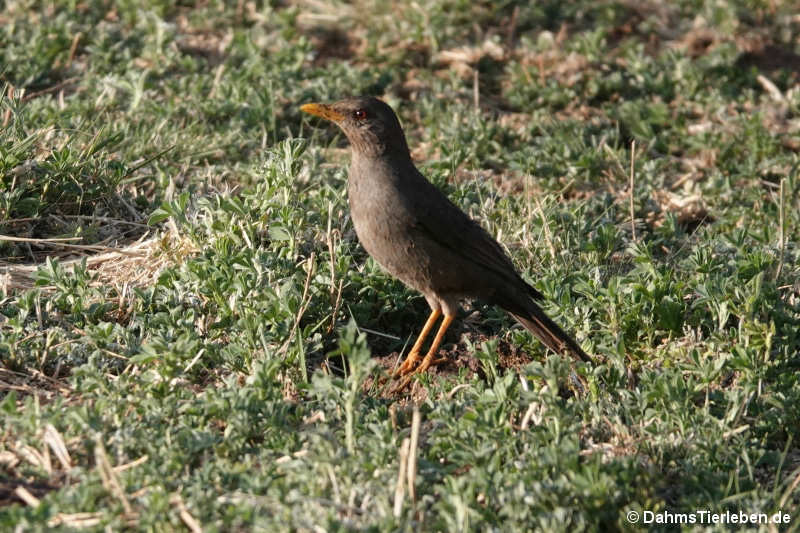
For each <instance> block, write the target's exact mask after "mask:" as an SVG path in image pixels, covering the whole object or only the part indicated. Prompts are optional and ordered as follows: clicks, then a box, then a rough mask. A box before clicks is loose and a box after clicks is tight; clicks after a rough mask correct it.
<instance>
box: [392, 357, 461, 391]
mask: <svg viewBox="0 0 800 533" xmlns="http://www.w3.org/2000/svg"><path fill="white" fill-rule="evenodd" d="M412 355H413V352H412V354H409V356H408V358H407V359H406V360H405V362H404V363H403V364H402V365H401V366H400V368H398V369H397V372H395V374H394V376H395V377H400V378H402V379H400V381H398V382H397V384H396V385H395V386H394V387H392V388H391V392H392V393H393V394H396V393H398V392H400V391H402V390H403V389H405V388H406V387H408V385H409V384H410V383H411V380H412V379H414V376H419V375H421V374H423V373H425V371H426V370H428V369H429V368H430V367H432V366H436V365H440V364H442V363H444V362H446V361H447V358H446V357H440V358H438V359H434V358H433V354H432V353H428V354H427V355H426V356H425V357H424V358H423V359H422V362H421V363H420V364H419V366H418V367H416V368H414V364H415V363H416V361H417V360H418V359H419V354H417V355H416V357H415V358H414V360H413V361H412V363H411V364H410V365H409V368H410V370H407V371H404V368H403V367H405V366H406V364H407V363H408V362H409V361H410V360H411V359H412Z"/></svg>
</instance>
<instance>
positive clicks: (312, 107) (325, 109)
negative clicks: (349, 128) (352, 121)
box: [300, 104, 344, 122]
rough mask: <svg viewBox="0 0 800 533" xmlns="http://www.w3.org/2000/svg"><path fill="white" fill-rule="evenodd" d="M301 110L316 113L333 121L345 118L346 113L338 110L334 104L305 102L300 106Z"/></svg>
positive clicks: (310, 113) (311, 113)
mask: <svg viewBox="0 0 800 533" xmlns="http://www.w3.org/2000/svg"><path fill="white" fill-rule="evenodd" d="M300 111H303V112H305V113H308V114H309V115H316V116H318V117H322V118H324V119H326V120H330V121H332V122H340V121H342V120H344V115H343V114H341V113H339V112H338V111H336V110H335V109H334V108H333V107H332V106H329V105H326V104H304V105H301V106H300Z"/></svg>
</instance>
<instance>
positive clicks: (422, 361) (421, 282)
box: [300, 96, 592, 378]
mask: <svg viewBox="0 0 800 533" xmlns="http://www.w3.org/2000/svg"><path fill="white" fill-rule="evenodd" d="M300 110H301V111H303V112H305V113H308V114H311V115H315V116H317V117H320V118H323V119H326V120H328V121H331V122H333V123H335V124H336V125H337V126H338V127H339V128H340V129H341V130H342V132H344V134H345V136H346V137H347V139H348V141H349V143H350V147H351V160H350V168H349V173H348V179H347V196H348V203H349V206H350V215H351V220H352V222H353V225H354V227H355V231H356V235H357V236H358V240H359V241H360V242H361V244H362V246H363V247H364V248H365V249H366V251H367V253H368V254H369V255H370V256H372V258H373V259H375V260H376V261H377V262H378V264H380V265H381V267H382V268H383V269H384V270H386V271H387V272H388V273H389V274H391V275H392V276H394V277H395V278H398V279H399V280H400V281H402V282H403V283H404V284H405V285H407V286H408V287H411V288H412V289H415V290H416V291H418V292H420V293H422V295H423V296H424V297H425V300H426V301H427V303H428V306H429V307H430V309H431V312H430V315H429V316H428V319H427V320H426V322H425V325H424V326H423V327H422V330H421V332H420V334H419V335H418V336H417V339H416V341H415V342H414V344H413V346H412V347H411V350H410V351H409V353H408V355H407V356H406V359H405V361H403V363H402V364H401V365H400V366H399V368H398V369H397V371H396V372H395V375H397V376H409V378H410V376H411V375H413V374H421V373H424V372H426V371H427V370H428V368H430V366H431V365H433V364H438V363H439V362H441V361H442V360H443V358H437V356H436V354H437V352H438V350H439V347H440V345H441V343H442V340H443V339H444V336H445V332H446V331H447V329H448V328H449V327H450V325H451V324H452V323H453V320H454V319H455V317H456V313H457V312H458V310H459V305H460V301H461V300H462V299H465V298H477V299H479V300H482V301H485V302H487V303H489V304H493V305H496V306H499V307H500V308H502V309H503V310H505V311H506V312H507V313H508V314H510V315H511V316H512V317H514V319H516V320H517V322H519V323H520V324H522V326H524V327H525V328H526V329H528V330H529V331H530V332H531V333H533V334H534V335H535V336H536V337H538V338H539V340H541V341H542V343H544V345H545V346H547V347H548V348H550V349H551V350H553V351H554V352H557V353H560V354H565V355H567V354H571V355H572V356H574V357H576V358H578V359H579V360H581V361H583V362H586V363H591V361H592V360H591V358H590V357H589V356H588V355H587V354H586V352H584V351H583V349H582V348H581V347H580V346H579V345H578V343H577V342H576V341H575V340H574V339H573V338H572V337H570V336H569V335H568V334H567V333H566V332H564V330H563V329H561V327H559V326H558V325H557V324H556V323H555V322H553V320H551V319H550V317H548V316H547V315H546V314H545V313H544V311H543V310H542V308H541V307H540V306H539V305H538V303H537V302H540V301H542V300H543V299H544V296H543V295H542V293H541V292H539V291H538V290H536V289H535V288H534V287H532V286H531V285H530V284H529V283H527V282H526V281H525V280H524V279H523V278H522V276H520V274H519V273H518V272H517V270H516V269H515V267H514V265H513V263H512V262H511V259H510V258H509V256H508V255H507V254H506V253H505V251H504V250H503V248H502V247H501V246H500V244H499V243H498V242H497V241H496V240H495V239H494V238H493V237H492V236H491V235H490V234H489V233H488V232H487V231H486V230H485V229H484V228H483V227H481V226H480V224H478V223H477V222H476V221H475V220H473V219H472V218H470V217H469V216H468V215H467V214H466V213H464V211H462V210H461V209H459V208H458V207H457V206H456V205H455V204H454V203H453V202H451V201H450V200H449V199H448V198H447V196H446V195H445V194H444V193H442V192H441V191H440V190H439V189H438V188H437V187H436V186H435V185H433V184H432V183H431V182H430V181H428V179H427V178H426V177H425V176H423V175H422V173H421V172H420V171H419V170H418V169H417V167H416V166H415V165H414V162H413V161H412V158H411V153H410V151H409V148H408V143H407V141H406V136H405V133H404V132H403V128H402V126H401V125H400V121H399V119H398V118H397V115H396V114H395V112H394V111H393V110H392V108H391V107H390V106H389V105H388V104H386V103H385V102H383V101H382V100H380V99H378V98H375V97H372V96H363V97H355V98H349V99H345V100H341V101H337V102H335V103H308V104H304V105H302V106H300ZM440 318H441V319H442V321H441V324H440V325H439V328H438V329H437V331H436V334H435V335H434V338H433V341H432V342H431V344H430V347H429V349H428V350H427V352H426V353H425V355H424V356H423V347H424V343H425V340H426V339H427V337H428V336H429V335H430V333H431V332H432V331H433V329H434V327H435V325H436V323H437V321H438V320H439V319H440Z"/></svg>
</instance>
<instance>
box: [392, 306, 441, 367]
mask: <svg viewBox="0 0 800 533" xmlns="http://www.w3.org/2000/svg"><path fill="white" fill-rule="evenodd" d="M440 316H442V312H441V311H439V310H438V309H434V310H432V311H431V314H430V316H429V317H428V320H427V321H426V322H425V325H424V326H423V327H422V331H420V332H419V337H417V341H416V342H415V343H414V346H412V347H411V351H410V352H408V356H407V357H406V360H405V361H403V364H402V365H400V368H398V369H397V372H395V375H398V376H404V375H406V374H409V373H410V372H411V371H412V370H414V367H415V366H416V364H417V361H418V360H419V353H420V350H422V344H423V343H424V342H425V339H426V338H427V337H428V334H429V333H430V332H431V330H432V329H433V325H434V324H436V321H437V320H439V317H440ZM436 338H437V339H438V338H439V336H438V334H437V336H436ZM435 342H436V341H435V340H434V343H435ZM440 342H441V341H440Z"/></svg>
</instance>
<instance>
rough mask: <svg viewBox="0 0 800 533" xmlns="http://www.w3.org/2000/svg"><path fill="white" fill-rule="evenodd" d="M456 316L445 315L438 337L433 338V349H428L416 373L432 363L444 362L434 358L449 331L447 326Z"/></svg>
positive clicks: (420, 372)
mask: <svg viewBox="0 0 800 533" xmlns="http://www.w3.org/2000/svg"><path fill="white" fill-rule="evenodd" d="M455 318H456V316H455V315H444V320H442V325H441V326H439V331H437V332H436V337H434V338H433V343H431V349H430V350H428V353H427V354H426V355H425V358H424V359H423V360H422V362H421V363H420V364H419V366H418V367H417V370H416V371H415V373H416V374H422V373H423V372H425V371H426V370H428V367H430V366H431V365H435V364H438V363H440V362H442V361H441V360H434V357H436V352H438V351H439V345H440V344H442V340H443V339H444V333H445V331H447V328H449V327H450V324H452V323H453V320H454V319H455Z"/></svg>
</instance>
